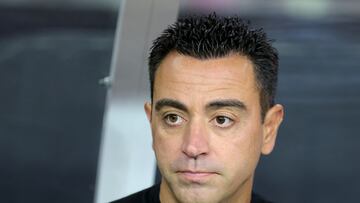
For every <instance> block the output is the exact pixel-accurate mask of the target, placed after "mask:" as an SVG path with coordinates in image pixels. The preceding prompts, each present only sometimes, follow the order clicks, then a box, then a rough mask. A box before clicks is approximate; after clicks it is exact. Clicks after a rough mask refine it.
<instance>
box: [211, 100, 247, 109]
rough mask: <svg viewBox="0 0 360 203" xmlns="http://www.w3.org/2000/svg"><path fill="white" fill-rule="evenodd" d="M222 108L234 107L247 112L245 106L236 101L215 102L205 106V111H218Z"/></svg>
mask: <svg viewBox="0 0 360 203" xmlns="http://www.w3.org/2000/svg"><path fill="white" fill-rule="evenodd" d="M224 107H235V108H237V109H239V110H242V111H246V110H247V107H246V105H245V104H244V103H243V102H242V101H239V100H237V99H225V100H215V101H212V102H210V103H209V104H207V105H206V108H207V109H219V108H224Z"/></svg>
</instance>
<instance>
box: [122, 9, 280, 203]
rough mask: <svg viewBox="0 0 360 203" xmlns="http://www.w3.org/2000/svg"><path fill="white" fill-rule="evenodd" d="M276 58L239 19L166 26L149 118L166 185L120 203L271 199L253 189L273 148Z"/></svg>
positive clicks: (156, 47)
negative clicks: (257, 173)
mask: <svg viewBox="0 0 360 203" xmlns="http://www.w3.org/2000/svg"><path fill="white" fill-rule="evenodd" d="M277 69H278V55H277V52H276V50H275V49H274V48H273V47H272V46H271V44H270V42H269V40H267V38H266V35H265V33H264V32H263V31H262V30H261V29H257V30H256V29H251V28H249V25H247V24H246V23H243V21H241V20H240V19H239V18H237V17H227V18H224V17H218V16H216V15H215V14H212V15H209V16H192V17H186V18H183V19H180V20H178V21H177V22H176V23H175V24H174V25H172V26H170V27H168V28H167V29H166V30H165V31H164V32H163V33H162V35H161V36H160V37H158V38H157V39H156V40H155V41H154V44H153V47H152V49H151V53H150V57H149V73H150V84H151V103H146V104H145V112H146V115H147V117H148V119H149V121H150V124H151V129H152V137H153V149H154V151H155V155H156V159H157V163H158V167H159V170H160V172H161V174H162V180H161V183H160V184H158V185H155V186H153V187H151V188H149V189H146V190H144V191H141V192H138V193H136V194H133V195H130V196H128V197H126V198H123V199H121V200H118V201H116V202H162V203H217V202H228V203H233V202H237V203H249V202H267V201H265V200H263V199H262V198H261V197H260V196H257V195H255V194H254V193H253V192H252V187H253V180H254V171H255V168H256V166H257V164H258V161H259V158H260V156H261V154H265V155H266V154H269V153H270V152H271V151H272V150H273V147H274V145H275V140H276V136H277V131H278V128H279V125H280V123H281V121H282V119H283V114H284V113H283V107H282V106H281V105H279V104H275V103H274V96H275V90H276V83H277Z"/></svg>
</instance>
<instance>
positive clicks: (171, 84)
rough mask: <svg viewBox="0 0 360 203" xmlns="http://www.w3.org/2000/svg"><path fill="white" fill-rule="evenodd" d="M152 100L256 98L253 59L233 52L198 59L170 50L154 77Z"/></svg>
mask: <svg viewBox="0 0 360 203" xmlns="http://www.w3.org/2000/svg"><path fill="white" fill-rule="evenodd" d="M153 96H154V100H156V99H162V98H167V97H170V98H172V99H178V100H189V101H190V100H194V99H202V100H204V99H205V100H206V99H207V100H209V99H210V100H211V99H228V98H230V99H241V100H246V99H248V100H249V99H256V98H258V91H257V88H256V82H255V76H254V70H253V64H252V62H251V61H250V60H249V59H248V58H247V57H246V56H242V55H238V54H233V55H229V56H225V57H221V58H215V59H197V58H194V57H191V56H185V55H181V54H179V53H177V52H170V53H169V54H168V55H167V56H166V57H165V58H164V60H163V61H162V63H161V64H160V65H159V68H158V70H157V72H156V75H155V81H154V93H153Z"/></svg>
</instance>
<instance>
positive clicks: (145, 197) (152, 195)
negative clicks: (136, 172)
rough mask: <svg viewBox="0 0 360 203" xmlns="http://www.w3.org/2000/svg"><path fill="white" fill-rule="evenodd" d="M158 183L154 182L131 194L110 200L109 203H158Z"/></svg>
mask: <svg viewBox="0 0 360 203" xmlns="http://www.w3.org/2000/svg"><path fill="white" fill-rule="evenodd" d="M159 193H160V184H156V185H154V186H152V187H149V188H147V189H145V190H142V191H140V192H137V193H134V194H131V195H129V196H127V197H124V198H122V199H118V200H115V201H112V202H111V203H133V202H138V203H160V199H159Z"/></svg>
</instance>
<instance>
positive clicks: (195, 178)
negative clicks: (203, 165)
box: [177, 170, 218, 183]
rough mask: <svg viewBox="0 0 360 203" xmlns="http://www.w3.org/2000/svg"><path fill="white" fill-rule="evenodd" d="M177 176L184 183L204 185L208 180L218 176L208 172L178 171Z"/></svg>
mask: <svg viewBox="0 0 360 203" xmlns="http://www.w3.org/2000/svg"><path fill="white" fill-rule="evenodd" d="M177 174H178V175H179V176H180V178H182V179H183V180H185V181H188V182H193V183H204V182H206V181H207V180H209V179H210V178H212V177H214V176H215V175H218V173H216V172H208V171H190V170H185V171H178V172H177Z"/></svg>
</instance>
